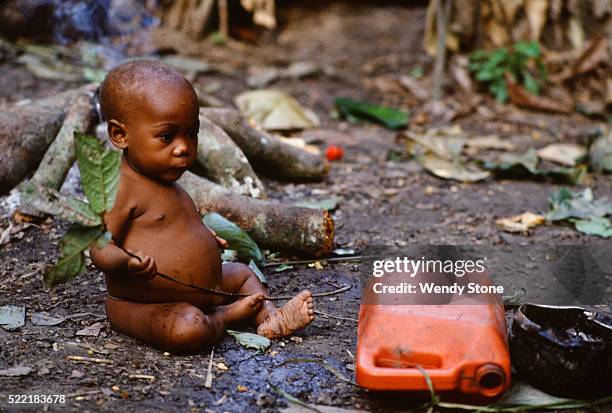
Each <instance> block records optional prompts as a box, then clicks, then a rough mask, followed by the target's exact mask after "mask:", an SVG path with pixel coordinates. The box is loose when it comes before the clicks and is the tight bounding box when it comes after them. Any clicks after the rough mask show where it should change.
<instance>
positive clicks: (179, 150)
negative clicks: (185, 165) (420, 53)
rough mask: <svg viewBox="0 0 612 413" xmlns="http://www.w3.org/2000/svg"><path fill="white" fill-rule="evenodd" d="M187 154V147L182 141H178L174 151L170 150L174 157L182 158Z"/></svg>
mask: <svg viewBox="0 0 612 413" xmlns="http://www.w3.org/2000/svg"><path fill="white" fill-rule="evenodd" d="M188 153H189V145H187V143H186V142H184V141H178V142H177V144H176V146H175V147H174V149H173V150H172V154H173V155H174V156H184V155H187V154H188Z"/></svg>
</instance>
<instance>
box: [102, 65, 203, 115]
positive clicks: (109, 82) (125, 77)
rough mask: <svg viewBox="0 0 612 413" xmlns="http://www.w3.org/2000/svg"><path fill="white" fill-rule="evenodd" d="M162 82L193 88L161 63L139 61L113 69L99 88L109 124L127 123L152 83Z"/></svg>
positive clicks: (172, 69) (170, 68) (180, 75)
mask: <svg viewBox="0 0 612 413" xmlns="http://www.w3.org/2000/svg"><path fill="white" fill-rule="evenodd" d="M159 80H163V81H165V82H171V83H174V84H177V85H182V86H185V85H187V86H188V87H189V88H190V89H191V90H193V87H192V86H191V83H189V81H188V80H187V79H185V77H184V76H183V75H182V74H181V73H179V72H178V71H177V70H176V69H174V68H173V67H171V66H168V65H167V64H165V63H162V62H160V61H158V60H151V59H140V60H131V61H128V62H124V63H121V64H120V65H118V66H116V67H114V68H113V69H112V70H111V71H110V72H108V74H107V75H106V77H105V78H104V81H103V82H102V85H101V86H100V109H101V111H102V117H103V118H104V120H106V121H108V120H110V119H116V120H118V121H121V122H126V121H127V120H126V116H127V115H126V112H127V111H128V110H127V109H128V108H129V107H130V104H133V103H134V99H137V96H138V95H141V94H143V93H144V91H145V89H146V88H149V87H150V86H151V83H152V82H155V81H159Z"/></svg>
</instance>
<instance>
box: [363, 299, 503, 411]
mask: <svg viewBox="0 0 612 413" xmlns="http://www.w3.org/2000/svg"><path fill="white" fill-rule="evenodd" d="M464 301H465V300H464ZM417 365H418V366H420V367H421V368H422V369H423V370H424V371H425V372H426V373H427V375H429V377H430V378H431V381H432V384H433V387H434V390H435V391H436V392H452V393H454V394H457V393H459V394H460V395H461V396H469V397H467V398H468V399H470V400H482V399H484V400H485V401H487V400H491V399H493V398H495V397H497V396H499V395H501V393H503V392H504V391H505V390H506V389H507V388H508V387H509V386H510V355H509V351H508V337H507V327H506V319H505V313H504V307H503V303H502V301H501V298H500V297H499V296H497V295H495V294H490V296H489V297H487V299H486V300H485V301H482V300H478V302H476V303H475V302H473V301H472V302H470V301H467V302H466V303H451V304H441V305H412V304H408V305H406V304H401V305H396V304H362V305H361V308H360V310H359V326H358V341H357V360H356V375H357V383H358V384H359V385H360V386H362V387H364V388H367V389H371V390H401V391H411V390H413V391H428V386H427V383H426V381H425V377H424V374H423V373H422V372H421V370H419V368H418V367H417Z"/></svg>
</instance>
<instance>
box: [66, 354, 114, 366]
mask: <svg viewBox="0 0 612 413" xmlns="http://www.w3.org/2000/svg"><path fill="white" fill-rule="evenodd" d="M66 359H68V360H72V361H78V362H81V363H102V364H113V361H112V360H109V359H100V358H95V357H83V356H66Z"/></svg>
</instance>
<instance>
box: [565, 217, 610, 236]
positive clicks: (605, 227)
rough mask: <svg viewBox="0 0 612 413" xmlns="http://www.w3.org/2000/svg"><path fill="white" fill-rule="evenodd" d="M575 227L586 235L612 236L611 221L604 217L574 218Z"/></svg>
mask: <svg viewBox="0 0 612 413" xmlns="http://www.w3.org/2000/svg"><path fill="white" fill-rule="evenodd" d="M574 225H575V226H576V229H577V230H578V231H580V232H583V233H585V234H588V235H597V236H598V237H602V238H610V237H612V222H610V220H609V219H608V218H604V217H589V219H578V220H574Z"/></svg>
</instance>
